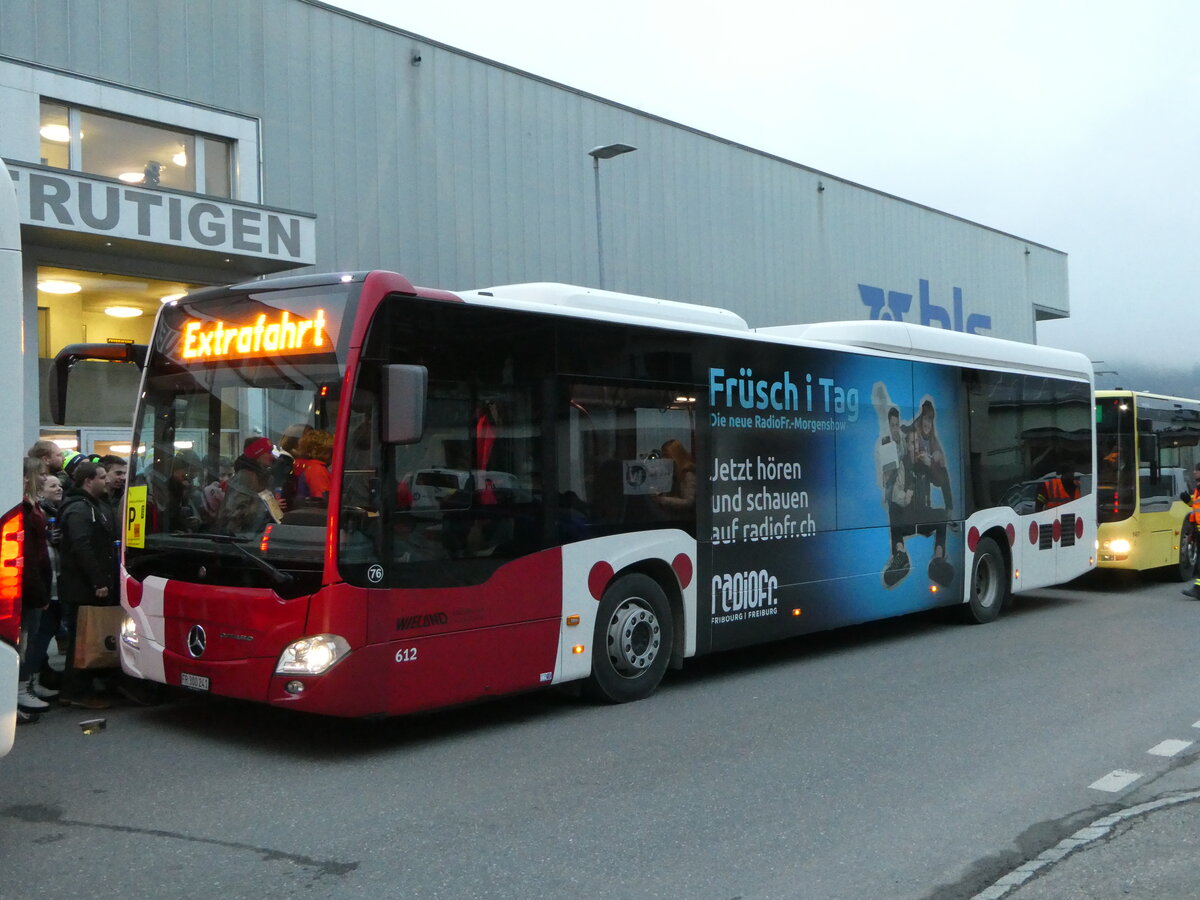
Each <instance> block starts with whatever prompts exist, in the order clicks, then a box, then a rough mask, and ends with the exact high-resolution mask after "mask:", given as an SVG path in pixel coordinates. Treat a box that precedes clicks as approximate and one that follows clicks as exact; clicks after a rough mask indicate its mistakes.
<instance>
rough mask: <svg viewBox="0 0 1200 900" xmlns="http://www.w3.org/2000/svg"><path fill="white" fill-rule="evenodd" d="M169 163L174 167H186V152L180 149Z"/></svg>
mask: <svg viewBox="0 0 1200 900" xmlns="http://www.w3.org/2000/svg"><path fill="white" fill-rule="evenodd" d="M171 162H173V163H175V165H177V166H180V167H183V166H186V165H187V151H186V150H183V149H180V151H179V152H178V153H176V154H175V155H174V156H172V157H171Z"/></svg>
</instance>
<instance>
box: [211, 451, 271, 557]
mask: <svg viewBox="0 0 1200 900" xmlns="http://www.w3.org/2000/svg"><path fill="white" fill-rule="evenodd" d="M273 449H274V448H273V447H272V445H271V442H270V441H269V440H267V439H266V438H265V437H259V438H251V439H250V440H248V441H247V442H246V448H245V450H243V451H242V455H241V456H239V457H238V458H237V459H235V460H234V461H233V477H232V478H230V479H229V489H228V490H227V491H226V492H225V499H224V500H222V501H221V511H220V512H219V513H218V514H217V530H218V531H220V532H222V533H225V534H243V533H247V532H249V533H254V532H261V531H262V530H263V527H264V526H265V525H266V524H267V523H268V522H270V521H272V513H271V509H270V507H269V506H268V505H267V502H266V498H265V497H264V496H263V493H264V492H266V491H267V490H268V489H269V487H270V484H271V463H272V461H273V460H274V453H273Z"/></svg>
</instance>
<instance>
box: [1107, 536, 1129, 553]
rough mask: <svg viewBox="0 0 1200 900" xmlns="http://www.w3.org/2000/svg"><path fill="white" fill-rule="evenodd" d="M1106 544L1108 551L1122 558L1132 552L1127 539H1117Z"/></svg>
mask: <svg viewBox="0 0 1200 900" xmlns="http://www.w3.org/2000/svg"><path fill="white" fill-rule="evenodd" d="M1104 544H1105V549H1106V550H1109V551H1111V552H1112V553H1116V554H1118V555H1121V556H1124V555H1125V554H1126V553H1128V552H1129V550H1130V544H1129V541H1127V540H1126V539H1125V538H1117V539H1116V540H1113V541H1105V542H1104Z"/></svg>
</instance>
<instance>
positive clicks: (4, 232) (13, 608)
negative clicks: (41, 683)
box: [0, 160, 25, 756]
mask: <svg viewBox="0 0 1200 900" xmlns="http://www.w3.org/2000/svg"><path fill="white" fill-rule="evenodd" d="M21 297H22V292H21V223H20V220H19V219H18V218H17V195H16V192H15V191H14V190H13V187H12V179H11V178H9V177H8V168H7V167H6V166H5V165H4V160H0V298H2V299H3V301H4V302H5V303H8V304H9V306H8V312H7V313H6V314H5V315H3V316H0V356H2V357H3V358H4V359H7V360H9V361H10V363H11V364H12V365H13V366H15V367H16V372H15V373H13V375H14V377H13V379H12V380H13V381H15V383H16V384H17V385H19V384H21V383H22V382H23V380H24V379H23V376H22V375H21V369H20V366H21V359H22V358H23V354H24V349H25V348H24V341H23V339H22V337H23V335H22V328H21V322H22V318H23V315H24V311H23V309H22V301H21ZM24 396H25V392H24V391H23V390H19V389H13V385H12V384H10V386H9V389H8V390H5V391H0V419H2V420H3V421H5V422H9V423H14V422H21V421H22V420H23V410H24ZM21 441H22V434H21V429H20V428H17V427H12V426H11V424H10V427H9V428H8V429H7V430H6V431H5V433H4V435H3V436H0V484H3V485H4V486H5V487H4V491H3V492H2V493H0V498H3V499H0V513H3V515H2V516H0V756H4V755H5V754H6V753H8V751H9V750H10V749H11V748H12V744H13V737H14V734H15V732H16V725H17V678H18V656H17V643H18V638H19V636H20V628H21V576H22V561H23V558H24V557H23V553H22V546H23V545H22V538H23V536H24V534H23V532H22V530H21V529H22V521H21V520H22V515H21V505H20V504H21V492H22V488H21V478H22V468H21V467H22V465H23V463H22V457H24V456H25V448H24V447H23V446H22V444H21ZM9 504H14V505H13V506H12V507H11V508H9ZM5 510H7V512H5Z"/></svg>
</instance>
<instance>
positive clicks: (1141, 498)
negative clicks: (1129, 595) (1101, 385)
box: [1096, 391, 1200, 581]
mask: <svg viewBox="0 0 1200 900" xmlns="http://www.w3.org/2000/svg"><path fill="white" fill-rule="evenodd" d="M1096 441H1097V447H1098V449H1097V456H1098V460H1097V492H1096V500H1097V518H1098V520H1099V534H1098V540H1099V553H1098V557H1097V565H1098V566H1100V567H1101V568H1108V569H1124V570H1129V571H1147V570H1152V569H1153V570H1160V571H1163V572H1167V573H1169V574H1171V575H1172V576H1173V577H1175V578H1177V579H1179V580H1181V581H1182V580H1188V579H1190V578H1191V577H1192V573H1193V570H1194V566H1195V562H1196V555H1197V550H1196V547H1197V545H1196V539H1195V529H1194V527H1193V526H1192V525H1191V523H1190V522H1189V516H1190V513H1191V503H1190V494H1191V491H1192V489H1193V487H1194V482H1193V470H1194V466H1195V464H1196V462H1198V461H1200V449H1198V445H1200V401H1196V400H1188V399H1185V398H1181V397H1168V396H1163V395H1157V394H1148V393H1142V392H1137V391H1097V392H1096Z"/></svg>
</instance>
